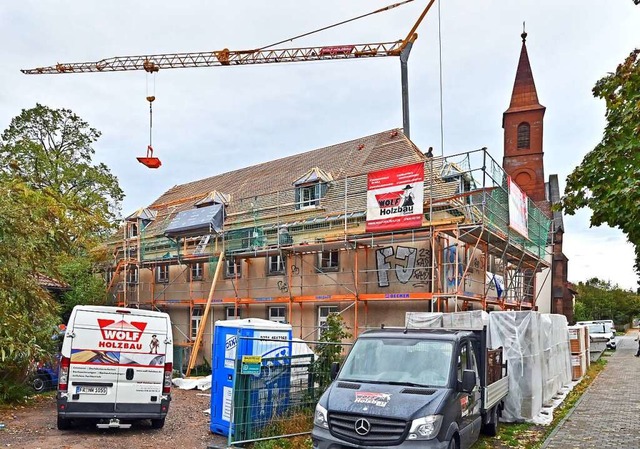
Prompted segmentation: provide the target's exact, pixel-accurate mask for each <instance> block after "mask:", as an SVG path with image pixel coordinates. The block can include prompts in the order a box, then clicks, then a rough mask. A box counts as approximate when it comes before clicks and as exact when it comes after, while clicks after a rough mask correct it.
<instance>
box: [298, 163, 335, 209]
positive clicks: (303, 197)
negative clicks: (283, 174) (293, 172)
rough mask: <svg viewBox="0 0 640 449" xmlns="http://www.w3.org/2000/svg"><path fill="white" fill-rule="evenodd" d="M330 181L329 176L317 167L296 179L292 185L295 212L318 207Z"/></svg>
mask: <svg viewBox="0 0 640 449" xmlns="http://www.w3.org/2000/svg"><path fill="white" fill-rule="evenodd" d="M332 180H333V177H332V176H331V174H330V173H327V172H325V171H324V170H322V169H321V168H319V167H314V168H312V169H311V170H309V171H308V172H307V173H305V174H304V175H303V176H302V177H300V178H298V179H297V180H296V181H295V182H294V183H293V185H294V186H295V188H296V210H299V209H305V208H307V207H316V206H319V205H320V199H321V198H324V196H325V194H326V193H327V187H328V185H329V183H330V182H331V181H332Z"/></svg>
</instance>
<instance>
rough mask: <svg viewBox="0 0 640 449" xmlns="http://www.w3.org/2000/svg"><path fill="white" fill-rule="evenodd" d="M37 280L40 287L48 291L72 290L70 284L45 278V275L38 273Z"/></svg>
mask: <svg viewBox="0 0 640 449" xmlns="http://www.w3.org/2000/svg"><path fill="white" fill-rule="evenodd" d="M36 279H37V281H38V284H40V287H42V288H45V289H47V290H58V291H60V290H62V291H66V290H70V287H69V284H67V283H65V282H62V281H59V280H57V279H54V278H52V277H49V276H45V275H44V274H40V273H37V274H36Z"/></svg>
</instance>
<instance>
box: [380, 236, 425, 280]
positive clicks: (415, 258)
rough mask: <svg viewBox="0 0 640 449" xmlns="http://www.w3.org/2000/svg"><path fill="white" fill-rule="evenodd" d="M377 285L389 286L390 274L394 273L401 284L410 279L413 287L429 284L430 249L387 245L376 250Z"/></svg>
mask: <svg viewBox="0 0 640 449" xmlns="http://www.w3.org/2000/svg"><path fill="white" fill-rule="evenodd" d="M376 273H377V275H378V287H389V285H391V282H392V281H391V280H390V276H392V275H394V274H395V277H396V279H397V280H398V282H399V283H401V284H407V283H409V281H410V280H411V279H413V280H414V281H415V282H414V284H413V287H426V288H430V286H431V250H429V249H426V248H412V247H407V246H397V247H395V248H394V247H393V246H387V247H384V248H379V249H377V250H376Z"/></svg>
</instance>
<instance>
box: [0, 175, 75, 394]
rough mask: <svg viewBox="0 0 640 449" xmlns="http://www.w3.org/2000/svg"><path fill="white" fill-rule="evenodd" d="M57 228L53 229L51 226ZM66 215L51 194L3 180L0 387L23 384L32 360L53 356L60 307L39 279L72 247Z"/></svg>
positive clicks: (0, 197)
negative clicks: (58, 307)
mask: <svg viewBox="0 0 640 449" xmlns="http://www.w3.org/2000/svg"><path fill="white" fill-rule="evenodd" d="M53 223H55V224H56V225H55V226H53V225H52V224H53ZM68 224H69V218H68V217H67V216H66V215H65V213H64V209H63V208H60V207H58V204H57V202H56V201H55V200H54V199H53V198H52V197H51V196H50V195H48V194H47V193H46V192H40V191H34V190H32V189H30V188H29V187H28V186H27V185H25V184H24V183H23V182H21V181H20V180H18V179H2V178H0V308H1V309H2V313H1V314H0V385H3V390H4V391H5V392H6V391H7V389H8V388H10V387H11V385H10V384H11V382H12V381H14V382H20V381H23V380H24V378H25V377H26V373H27V371H28V367H29V365H30V363H32V361H33V360H36V359H39V358H40V357H42V356H43V355H44V354H45V353H47V352H48V351H51V350H53V348H54V345H53V342H52V340H51V336H52V335H53V329H54V328H55V325H56V324H57V322H58V317H57V312H58V309H57V304H56V302H55V301H54V300H53V299H52V298H51V297H50V296H49V295H48V294H47V292H45V291H44V290H43V289H42V288H41V287H40V285H39V283H38V279H37V277H36V274H37V273H51V272H53V271H54V268H55V264H56V261H57V260H58V259H59V254H60V252H64V251H68V250H69V241H68V239H67V238H66V236H65V234H64V233H63V232H59V229H58V228H59V227H64V226H66V225H68Z"/></svg>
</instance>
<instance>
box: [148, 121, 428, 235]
mask: <svg viewBox="0 0 640 449" xmlns="http://www.w3.org/2000/svg"><path fill="white" fill-rule="evenodd" d="M424 160H425V157H424V155H423V154H422V152H420V150H419V149H418V148H417V147H416V146H415V145H414V144H413V142H411V141H410V140H409V139H408V138H407V137H406V136H405V135H404V134H403V133H402V131H401V130H398V129H392V130H389V131H384V132H380V133H377V134H373V135H370V136H366V137H362V138H359V139H355V140H351V141H348V142H342V143H338V144H335V145H331V146H328V147H324V148H319V149H316V150H311V151H307V152H303V153H299V154H295V155H292V156H288V157H285V158H281V159H276V160H273V161H268V162H264V163H262V164H258V165H254V166H251V167H246V168H241V169H238V170H234V171H231V172H227V173H221V174H218V175H214V176H211V177H209V178H205V179H201V180H199V181H193V182H189V183H186V184H181V185H177V186H174V187H172V188H171V189H169V190H168V191H166V192H165V193H164V194H162V195H161V196H160V197H159V198H158V199H156V200H155V201H154V202H153V203H152V204H151V205H150V206H149V209H152V210H155V211H157V217H156V220H155V221H154V222H152V223H150V224H149V226H148V227H147V228H146V229H145V233H146V235H147V236H151V235H160V234H162V232H163V230H164V228H165V227H166V226H167V225H168V224H169V222H170V221H171V219H172V218H173V217H175V216H176V214H177V213H179V212H181V211H183V210H187V209H191V208H193V207H194V205H195V204H196V203H197V202H198V201H200V200H201V199H203V198H205V197H206V196H207V195H209V194H210V193H211V192H212V191H214V190H215V191H218V192H225V194H227V195H229V196H230V198H231V201H230V204H229V207H228V208H227V210H226V212H227V213H228V215H229V216H230V217H231V216H234V215H235V217H236V218H235V219H234V220H241V218H238V217H240V215H242V214H244V215H245V218H246V215H247V214H251V213H252V210H253V208H254V206H253V203H254V201H256V200H255V199H256V198H258V200H257V201H258V202H262V203H260V204H256V205H255V208H256V209H259V208H261V207H265V206H267V207H268V204H263V203H264V202H265V201H266V202H268V201H274V198H279V199H278V200H277V201H279V202H280V203H285V202H287V199H286V198H288V196H287V195H289V196H291V197H292V199H291V201H293V190H294V186H293V183H295V181H296V180H298V179H300V178H301V177H303V176H304V175H305V174H308V173H309V171H310V170H311V169H313V168H318V169H320V170H321V171H322V172H323V173H324V174H326V175H327V176H330V177H331V178H333V179H334V182H336V183H338V184H340V183H341V182H343V181H344V179H345V177H346V178H349V179H351V181H350V184H353V183H356V184H358V183H359V181H358V180H357V179H356V178H361V177H362V176H363V175H364V182H365V185H364V187H363V188H364V191H365V192H366V173H368V172H371V171H376V170H380V169H383V168H389V167H393V166H399V165H406V164H412V163H416V162H422V161H424ZM360 190H362V188H360ZM338 191H339V192H338ZM278 192H279V193H278ZM350 192H351V191H350ZM343 193H344V187H341V188H340V187H338V185H336V194H338V195H343ZM326 200H327V201H326V203H327V205H326V210H325V211H324V212H321V213H325V215H326V214H332V213H337V212H340V211H342V212H344V198H342V199H340V201H339V204H337V203H336V204H337V205H335V204H333V202H332V200H331V195H330V196H329V197H328V198H327V199H326ZM362 201H366V198H365V196H362ZM358 202H359V198H353V199H352V201H351V206H353V208H355V209H365V208H366V205H365V203H363V204H362V205H361V207H360V205H359V204H357V203H358ZM334 209H335V210H334ZM355 209H354V210H355ZM269 213H270V214H272V211H270V212H269ZM238 214H240V215H238ZM256 214H257V213H256ZM307 214H308V215H316V214H317V212H314V211H312V210H310V211H308V213H307ZM304 215H305V214H304V211H302V212H301V213H299V214H298V216H297V218H296V219H305V218H307V217H306V216H304Z"/></svg>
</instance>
